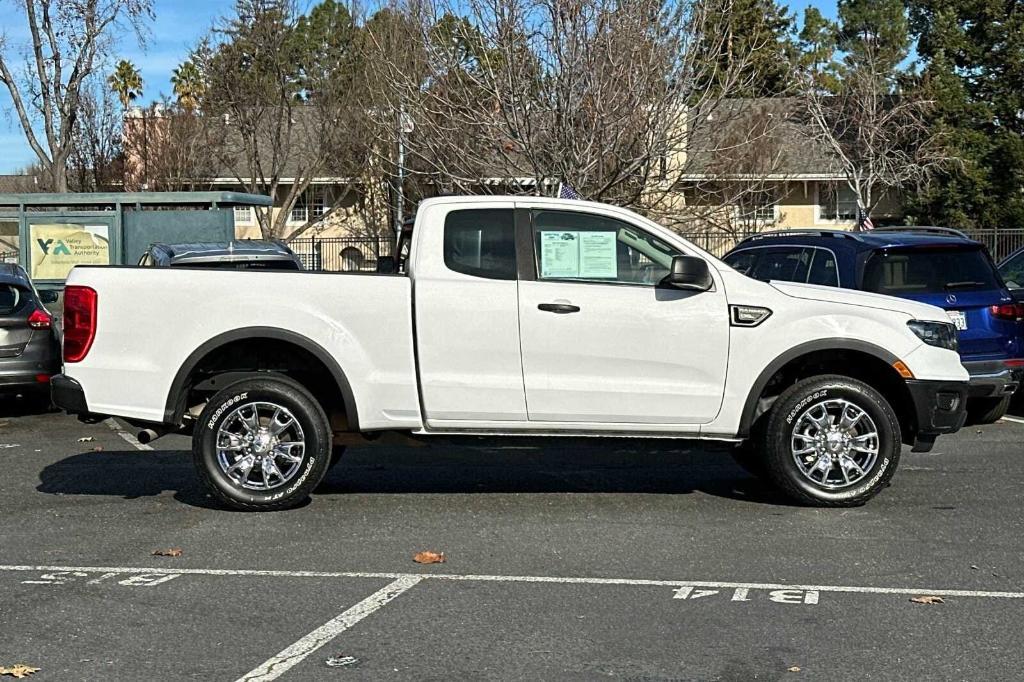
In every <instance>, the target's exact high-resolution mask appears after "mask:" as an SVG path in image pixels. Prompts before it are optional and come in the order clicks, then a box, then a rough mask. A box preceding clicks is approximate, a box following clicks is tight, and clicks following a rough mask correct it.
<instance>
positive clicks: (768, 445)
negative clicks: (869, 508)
mask: <svg viewBox="0 0 1024 682" xmlns="http://www.w3.org/2000/svg"><path fill="white" fill-rule="evenodd" d="M836 399H842V400H845V401H848V402H849V403H852V404H853V405H854V406H856V407H857V408H859V409H860V410H863V412H864V413H866V414H867V415H868V416H869V417H870V418H871V421H872V422H873V423H874V426H875V430H874V433H877V443H878V448H877V449H878V452H877V456H876V457H875V459H874V462H873V463H872V464H871V465H870V466H867V468H866V469H865V471H864V473H863V475H861V476H860V478H858V479H856V480H855V481H853V482H852V483H851V484H849V485H847V486H845V487H839V488H832V487H828V486H826V485H823V484H822V483H820V482H818V481H815V480H811V479H810V478H808V476H807V475H805V474H804V472H803V470H802V469H801V467H800V466H799V465H798V464H797V462H796V459H797V458H796V455H795V454H794V452H793V450H792V449H791V444H792V442H793V436H794V432H795V431H797V428H798V426H799V423H800V419H801V417H802V416H803V415H804V414H806V413H808V412H810V411H811V410H813V409H814V408H815V406H816V405H819V404H821V403H822V402H823V401H829V400H836ZM842 409H843V410H845V409H846V408H842ZM901 440H902V438H901V433H900V424H899V420H898V418H897V417H896V413H895V411H893V409H892V406H891V405H889V403H888V401H887V400H886V399H885V398H884V397H883V396H882V395H881V394H880V393H879V392H878V391H876V390H875V389H873V388H872V387H871V386H869V385H867V384H865V383H864V382H862V381H857V380H856V379H851V378H849V377H844V376H835V375H826V376H818V377H812V378H810V379H805V380H804V381H801V382H799V383H797V384H795V385H793V386H791V387H790V388H789V389H787V390H786V391H785V392H784V393H783V394H782V395H781V396H779V398H778V400H776V401H775V404H774V405H773V406H772V411H771V413H770V415H769V418H768V423H767V428H766V429H765V432H764V436H763V438H762V449H763V452H764V461H765V463H766V466H767V470H768V475H769V477H770V478H771V480H772V481H773V482H774V483H775V484H776V485H777V486H778V487H779V488H780V489H781V490H782V491H783V492H784V493H785V494H786V495H787V496H789V497H790V498H792V499H793V500H795V501H797V502H800V503H802V504H807V505H811V506H816V507H855V506H859V505H862V504H864V503H865V502H867V501H868V500H870V499H871V498H872V497H874V496H875V495H877V494H878V493H879V492H880V491H881V490H882V489H883V488H885V487H886V486H888V484H889V481H890V479H891V478H892V476H893V474H894V473H896V467H897V466H898V465H899V460H900V451H901V449H902V444H901ZM802 442H806V441H802ZM813 456H816V455H809V457H813ZM826 461H827V460H826ZM865 465H866V462H865ZM835 471H836V470H835V469H833V470H831V472H832V473H834V472H835ZM840 473H841V472H840ZM847 473H849V471H847ZM825 475H826V476H827V475H828V474H825Z"/></svg>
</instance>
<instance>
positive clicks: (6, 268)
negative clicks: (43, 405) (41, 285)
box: [0, 263, 60, 401]
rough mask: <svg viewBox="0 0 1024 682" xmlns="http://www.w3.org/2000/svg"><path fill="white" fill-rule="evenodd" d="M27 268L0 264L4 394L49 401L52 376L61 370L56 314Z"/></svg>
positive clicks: (0, 386)
mask: <svg viewBox="0 0 1024 682" xmlns="http://www.w3.org/2000/svg"><path fill="white" fill-rule="evenodd" d="M56 300H57V293H56V292H54V291H46V292H43V293H42V294H40V293H39V292H37V291H36V289H35V287H34V286H32V281H31V280H30V279H29V278H28V275H27V274H26V273H25V270H24V268H22V267H21V266H20V265H16V264H14V263H0V393H6V394H16V393H21V394H25V395H31V396H32V397H37V396H38V397H39V399H40V400H43V399H46V400H47V401H48V400H49V398H48V396H49V388H50V385H49V384H50V376H51V375H53V374H57V373H58V372H59V371H60V343H59V342H58V340H57V334H56V331H55V330H54V320H53V315H51V314H50V312H49V311H48V310H47V309H46V308H45V307H44V306H43V302H44V301H46V302H49V303H53V302H55V301H56Z"/></svg>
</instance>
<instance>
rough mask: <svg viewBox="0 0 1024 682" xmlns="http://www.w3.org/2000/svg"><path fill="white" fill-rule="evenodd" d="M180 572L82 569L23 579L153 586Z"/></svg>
mask: <svg viewBox="0 0 1024 682" xmlns="http://www.w3.org/2000/svg"><path fill="white" fill-rule="evenodd" d="M180 575H181V574H179V573H135V574H131V575H127V574H124V573H83V572H82V571H56V572H54V573H43V574H42V575H41V576H39V577H38V578H36V579H34V580H22V581H21V583H22V584H23V585H67V584H69V583H74V582H77V583H83V582H84V583H85V584H86V585H97V584H99V583H108V584H114V585H124V586H125V587H153V586H154V585H159V584H160V583H165V582H167V581H169V580H174V579H175V578H177V577H179V576H180Z"/></svg>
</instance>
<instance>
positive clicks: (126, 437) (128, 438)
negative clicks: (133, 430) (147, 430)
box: [107, 418, 153, 451]
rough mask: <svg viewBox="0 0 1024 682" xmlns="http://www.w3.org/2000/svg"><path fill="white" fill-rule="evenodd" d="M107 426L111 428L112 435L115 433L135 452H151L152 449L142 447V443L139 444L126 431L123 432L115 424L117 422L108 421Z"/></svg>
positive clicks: (145, 446)
mask: <svg viewBox="0 0 1024 682" xmlns="http://www.w3.org/2000/svg"><path fill="white" fill-rule="evenodd" d="M107 426H109V427H110V428H111V430H113V432H114V433H116V434H117V435H119V436H121V438H123V439H124V440H125V441H127V442H128V444H129V445H131V446H132V447H133V448H135V449H136V450H143V451H145V450H152V449H153V448H152V447H150V446H149V445H143V444H142V443H140V442H139V439H138V438H136V437H135V436H133V435H132V434H130V433H128V432H127V431H125V430H124V429H122V428H121V425H120V424H118V423H117V420H115V419H113V418H111V419H108V420H107Z"/></svg>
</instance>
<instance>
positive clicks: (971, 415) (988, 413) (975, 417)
mask: <svg viewBox="0 0 1024 682" xmlns="http://www.w3.org/2000/svg"><path fill="white" fill-rule="evenodd" d="M1012 399H1013V396H1012V395H1007V396H1003V397H1002V398H971V399H970V400H968V401H967V425H968V426H980V425H981V424H992V423H995V422H997V421H999V420H1000V419H1002V418H1003V417H1005V416H1006V412H1007V410H1009V409H1010V401H1011V400H1012Z"/></svg>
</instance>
